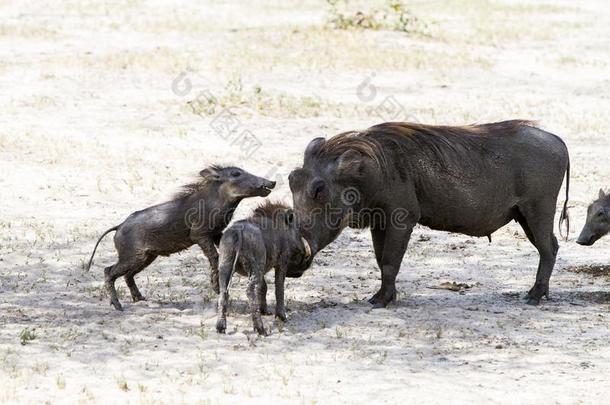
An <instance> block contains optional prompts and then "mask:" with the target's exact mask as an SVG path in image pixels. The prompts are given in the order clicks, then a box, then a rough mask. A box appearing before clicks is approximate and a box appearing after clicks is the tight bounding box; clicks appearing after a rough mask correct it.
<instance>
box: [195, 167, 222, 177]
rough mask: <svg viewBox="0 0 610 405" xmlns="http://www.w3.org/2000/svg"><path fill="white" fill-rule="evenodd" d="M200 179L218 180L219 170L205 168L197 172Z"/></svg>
mask: <svg viewBox="0 0 610 405" xmlns="http://www.w3.org/2000/svg"><path fill="white" fill-rule="evenodd" d="M199 175H200V176H201V177H206V178H209V179H212V180H220V170H219V169H218V168H217V167H213V166H210V167H206V168H205V169H203V170H202V171H200V172H199Z"/></svg>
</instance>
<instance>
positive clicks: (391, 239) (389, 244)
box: [369, 227, 413, 308]
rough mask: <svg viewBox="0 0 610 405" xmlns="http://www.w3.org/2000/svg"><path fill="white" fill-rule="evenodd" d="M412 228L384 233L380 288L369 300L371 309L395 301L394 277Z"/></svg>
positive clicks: (382, 306) (393, 229) (383, 306)
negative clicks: (371, 305)
mask: <svg viewBox="0 0 610 405" xmlns="http://www.w3.org/2000/svg"><path fill="white" fill-rule="evenodd" d="M412 231H413V228H412V227H408V228H407V229H403V228H402V227H401V228H390V229H387V230H386V232H385V238H384V243H383V255H382V259H381V288H380V289H379V291H378V292H377V293H376V294H375V295H374V296H373V297H372V298H371V299H370V300H369V302H370V303H371V304H373V308H385V307H386V306H387V305H388V304H389V303H390V302H392V301H394V300H395V299H396V276H397V275H398V271H399V270H400V263H401V262H402V259H403V257H404V255H405V252H406V250H407V246H408V244H409V239H410V237H411V232H412Z"/></svg>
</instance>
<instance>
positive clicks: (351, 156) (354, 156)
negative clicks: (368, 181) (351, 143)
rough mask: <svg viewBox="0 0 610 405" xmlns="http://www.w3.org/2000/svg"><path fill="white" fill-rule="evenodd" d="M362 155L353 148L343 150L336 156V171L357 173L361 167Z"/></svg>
mask: <svg viewBox="0 0 610 405" xmlns="http://www.w3.org/2000/svg"><path fill="white" fill-rule="evenodd" d="M362 163H363V160H362V155H360V153H358V152H356V151H355V150H353V149H350V150H347V151H345V152H343V154H342V155H341V156H339V157H338V158H337V172H338V173H339V174H347V173H352V174H357V173H358V172H359V171H360V168H361V167H362Z"/></svg>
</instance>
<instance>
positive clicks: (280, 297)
mask: <svg viewBox="0 0 610 405" xmlns="http://www.w3.org/2000/svg"><path fill="white" fill-rule="evenodd" d="M285 279H286V268H285V267H283V266H282V267H279V268H276V269H275V317H276V318H278V319H281V320H282V321H283V322H286V320H287V319H288V318H287V317H286V306H285V304H284V281H285Z"/></svg>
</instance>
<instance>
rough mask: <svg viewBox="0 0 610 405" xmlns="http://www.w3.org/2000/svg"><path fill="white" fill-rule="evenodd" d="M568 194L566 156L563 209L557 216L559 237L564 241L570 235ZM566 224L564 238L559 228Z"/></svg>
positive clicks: (568, 170)
mask: <svg viewBox="0 0 610 405" xmlns="http://www.w3.org/2000/svg"><path fill="white" fill-rule="evenodd" d="M569 194H570V157H569V156H568V167H567V169H566V199H565V201H564V203H563V209H562V210H561V215H560V216H559V235H561V236H562V237H563V238H564V240H566V241H567V240H568V236H569V235H570V215H569V214H568V199H569ZM564 222H565V223H566V234H565V236H564V235H563V233H562V232H561V226H562V225H563V223H564Z"/></svg>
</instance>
